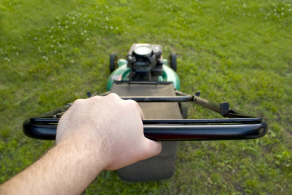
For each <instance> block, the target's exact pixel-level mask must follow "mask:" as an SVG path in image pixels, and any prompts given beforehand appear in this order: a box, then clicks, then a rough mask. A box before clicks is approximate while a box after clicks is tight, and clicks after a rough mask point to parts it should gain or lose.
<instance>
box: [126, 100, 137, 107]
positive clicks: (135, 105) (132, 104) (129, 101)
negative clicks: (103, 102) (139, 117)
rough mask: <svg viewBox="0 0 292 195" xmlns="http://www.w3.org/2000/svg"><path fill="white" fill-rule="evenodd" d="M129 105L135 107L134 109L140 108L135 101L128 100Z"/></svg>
mask: <svg viewBox="0 0 292 195" xmlns="http://www.w3.org/2000/svg"><path fill="white" fill-rule="evenodd" d="M128 103H129V104H130V105H131V106H132V107H134V108H138V107H139V105H138V103H137V102H136V101H134V100H128Z"/></svg>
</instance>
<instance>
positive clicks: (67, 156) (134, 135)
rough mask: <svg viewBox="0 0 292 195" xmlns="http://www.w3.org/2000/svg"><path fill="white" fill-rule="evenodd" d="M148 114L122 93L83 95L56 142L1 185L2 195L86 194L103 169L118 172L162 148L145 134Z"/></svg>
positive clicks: (65, 119) (64, 119) (66, 116)
mask: <svg viewBox="0 0 292 195" xmlns="http://www.w3.org/2000/svg"><path fill="white" fill-rule="evenodd" d="M141 119H143V112H142V111H141V109H140V107H139V106H138V104H137V103H136V102H134V101H132V100H122V99H120V98H119V96H117V95H116V94H109V95H108V96H106V97H92V98H89V99H79V100H76V101H75V102H74V104H73V105H72V106H71V107H70V109H69V110H68V111H67V112H66V113H65V114H64V115H63V116H62V118H61V119H60V122H59V124H58V128H57V136H56V145H55V146H54V147H53V148H52V149H50V150H49V151H48V152H47V153H46V154H45V155H44V156H43V157H42V158H40V159H39V160H38V161H36V162H35V163H34V164H32V165H31V166H30V167H28V168H27V169H25V170H24V171H22V172H21V173H19V174H18V175H16V176H14V177H13V178H12V179H10V180H8V181H6V182H5V183H4V184H2V185H1V186H0V194H3V195H4V194H9V195H14V194H15V195H16V194H17V195H19V194H23V195H25V194H29V195H33V194H80V193H82V192H83V191H84V190H85V189H86V187H87V186H88V185H89V184H90V183H91V182H92V181H93V180H94V179H95V177H96V176H97V175H98V174H99V173H100V172H101V171H102V170H116V169H119V168H122V167H125V166H127V165H130V164H132V163H135V162H137V161H140V160H144V159H147V158H150V157H152V156H155V155H157V154H159V153H160V152H161V143H160V142H156V141H152V140H149V139H147V138H145V137H144V134H143V124H142V120H141Z"/></svg>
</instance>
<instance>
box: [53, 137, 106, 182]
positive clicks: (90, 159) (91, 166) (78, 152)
mask: <svg viewBox="0 0 292 195" xmlns="http://www.w3.org/2000/svg"><path fill="white" fill-rule="evenodd" d="M83 140H87V141H86V142H83V141H82V139H80V138H73V137H72V138H70V139H66V140H63V141H61V142H59V143H57V144H56V147H55V148H56V149H57V150H60V151H62V152H61V153H63V154H66V156H67V157H68V158H69V159H71V160H72V162H71V163H73V164H76V165H77V166H78V169H80V170H82V172H83V174H84V175H88V176H90V177H93V179H94V178H95V177H96V176H97V175H98V174H99V172H101V171H102V170H103V169H104V168H105V167H106V166H107V161H106V159H105V158H104V155H103V153H102V151H100V148H102V147H96V145H99V144H95V145H93V143H92V142H90V141H88V139H83ZM52 152H54V151H52Z"/></svg>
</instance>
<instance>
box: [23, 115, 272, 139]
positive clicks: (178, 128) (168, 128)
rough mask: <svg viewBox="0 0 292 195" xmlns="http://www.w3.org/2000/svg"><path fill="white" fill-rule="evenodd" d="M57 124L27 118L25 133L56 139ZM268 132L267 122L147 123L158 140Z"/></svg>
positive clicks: (146, 128) (146, 127)
mask: <svg viewBox="0 0 292 195" xmlns="http://www.w3.org/2000/svg"><path fill="white" fill-rule="evenodd" d="M56 129H57V125H56V124H37V123H31V122H30V121H29V120H26V121H25V122H24V124H23V131H24V134H25V135H27V136H28V137H31V138H35V139H45V140H54V139H55V138H56ZM266 133H267V124H266V123H265V122H260V123H257V124H222V125H221V124H220V125H217V124H216V125H211V124H210V125H145V124H144V134H145V137H147V138H149V139H152V140H157V141H202V140H239V139H255V138H260V137H262V136H264V135H265V134H266Z"/></svg>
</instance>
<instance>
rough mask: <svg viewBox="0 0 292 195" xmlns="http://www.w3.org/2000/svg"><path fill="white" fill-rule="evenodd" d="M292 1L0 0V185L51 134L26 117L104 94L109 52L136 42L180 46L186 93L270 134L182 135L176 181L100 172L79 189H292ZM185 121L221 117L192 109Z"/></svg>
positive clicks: (160, 191) (209, 191)
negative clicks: (133, 179)
mask: <svg viewBox="0 0 292 195" xmlns="http://www.w3.org/2000/svg"><path fill="white" fill-rule="evenodd" d="M291 4H292V2H288V1H277V0H273V1H263V0H255V1H242V0H238V1H231V0H227V1H216V0H208V1H198V0H197V1H179V0H171V1H149V0H146V1H134V0H120V1H74V0H71V1H69V0H67V1H62V3H60V2H59V1H40V0H31V1H23V0H15V1H8V0H2V1H1V2H0V98H1V99H0V111H1V115H0V139H1V140H0V170H1V174H0V183H3V182H4V181H5V180H7V179H9V178H10V177H12V176H13V175H15V174H17V173H19V172H20V171H21V170H23V169H24V168H26V167H27V166H29V165H30V164H31V163H32V162H34V161H35V160H36V159H38V158H39V157H40V156H41V154H42V153H43V152H44V151H46V150H47V149H48V148H50V147H51V146H52V145H53V144H54V143H53V142H52V141H40V140H33V139H30V138H27V137H25V136H24V135H23V133H22V122H23V121H24V120H25V119H26V118H28V117H30V116H34V115H37V114H40V113H43V112H45V111H49V110H52V109H54V108H56V107H58V106H62V105H64V104H65V103H68V102H71V101H73V100H74V99H76V98H85V97H86V91H91V92H95V91H98V92H100V93H101V92H104V91H105V90H106V80H107V77H108V76H109V74H110V72H109V68H108V58H109V54H110V53H111V52H116V53H118V54H119V56H120V57H125V55H126V52H127V51H128V49H129V47H130V45H131V44H132V43H135V42H150V43H157V44H160V45H162V46H163V49H164V54H165V55H167V54H168V53H169V52H170V51H174V52H176V53H177V54H178V71H177V72H178V75H179V76H180V79H181V83H182V85H181V90H182V91H184V92H186V93H194V92H195V91H197V90H199V91H201V94H202V95H201V97H203V98H206V99H209V100H212V101H214V102H223V101H228V102H229V103H230V104H231V106H232V107H233V108H236V109H239V110H242V111H244V112H247V113H250V114H253V115H256V116H260V117H262V118H263V119H264V120H265V121H267V122H268V125H269V133H268V135H266V136H265V137H264V138H261V139H258V140H249V141H216V142H181V143H180V148H179V150H178V156H177V159H176V174H175V175H174V177H173V178H172V179H170V180H166V181H159V182H149V183H138V184H129V183H123V182H121V181H120V180H119V179H118V177H117V175H116V173H115V172H102V173H101V174H100V175H99V176H98V177H97V178H96V180H95V181H94V182H93V183H92V184H91V185H90V186H89V187H88V188H87V190H86V191H85V192H84V194H292V186H291V185H292V184H291V183H292V162H291V160H292V144H291V141H292V130H291V122H292V120H291V110H292V87H291V84H292V55H291V51H292V34H291V31H292V26H291V22H292V11H291V10H292V6H291ZM189 117H190V118H212V117H216V118H218V117H220V116H219V115H218V114H216V113H210V112H208V110H205V109H203V108H201V107H199V106H194V105H189Z"/></svg>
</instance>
